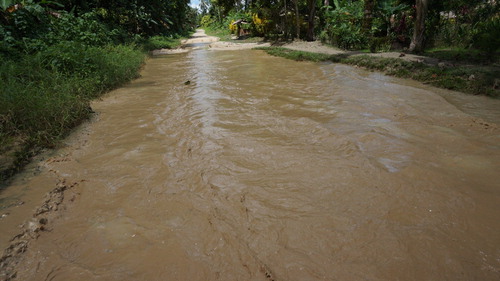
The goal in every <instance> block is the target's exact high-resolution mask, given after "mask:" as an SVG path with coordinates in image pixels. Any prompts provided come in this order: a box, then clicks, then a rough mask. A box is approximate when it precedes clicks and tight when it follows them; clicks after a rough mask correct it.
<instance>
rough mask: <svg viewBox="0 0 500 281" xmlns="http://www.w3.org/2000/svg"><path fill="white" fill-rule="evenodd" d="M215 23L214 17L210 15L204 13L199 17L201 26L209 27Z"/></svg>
mask: <svg viewBox="0 0 500 281" xmlns="http://www.w3.org/2000/svg"><path fill="white" fill-rule="evenodd" d="M214 23H215V19H214V18H213V17H212V16H211V15H204V16H203V17H202V18H201V21H200V25H201V26H202V27H210V26H212V25H213V24H214Z"/></svg>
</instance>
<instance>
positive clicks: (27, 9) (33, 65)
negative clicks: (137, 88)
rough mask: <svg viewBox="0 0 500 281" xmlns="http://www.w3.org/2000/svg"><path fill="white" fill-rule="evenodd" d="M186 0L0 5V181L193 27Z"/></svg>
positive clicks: (28, 1) (73, 0)
mask: <svg viewBox="0 0 500 281" xmlns="http://www.w3.org/2000/svg"><path fill="white" fill-rule="evenodd" d="M188 3H189V1H188V0H170V1H168V0H149V1H146V0H143V1H141V0H130V1H125V0H120V1H118V0H110V1H100V0H88V1H82V0H79V1H76V0H58V1H46V0H41V1H36V0H25V1H7V0H2V1H0V59H1V60H0V180H1V179H4V178H6V177H8V176H9V175H10V174H12V173H13V172H15V171H16V170H17V169H18V168H19V167H22V165H23V164H24V163H25V162H26V161H27V160H28V159H29V158H30V157H31V156H32V155H34V154H35V153H37V152H38V151H39V150H40V149H43V148H46V147H52V146H54V145H55V144H56V143H57V141H58V140H60V139H61V138H62V137H64V136H65V135H66V134H67V133H68V132H69V131H70V130H71V129H72V128H73V127H74V126H76V125H78V124H79V123H80V122H81V121H82V120H84V119H85V118H87V117H88V116H89V114H90V113H91V112H92V109H91V108H90V101H91V100H92V99H93V98H95V97H97V96H99V95H100V94H102V93H104V92H105V91H108V90H110V89H112V88H115V87H117V86H119V85H121V84H123V83H125V82H127V81H129V80H131V79H133V78H134V77H137V75H138V70H139V69H140V67H141V65H142V64H143V62H144V59H145V51H148V50H151V49H157V48H169V47H173V46H176V45H178V44H179V41H180V40H179V39H178V38H179V36H181V35H183V34H185V33H186V32H188V31H189V30H191V29H192V28H193V27H194V25H195V24H196V11H195V10H193V9H192V8H190V7H189V6H188Z"/></svg>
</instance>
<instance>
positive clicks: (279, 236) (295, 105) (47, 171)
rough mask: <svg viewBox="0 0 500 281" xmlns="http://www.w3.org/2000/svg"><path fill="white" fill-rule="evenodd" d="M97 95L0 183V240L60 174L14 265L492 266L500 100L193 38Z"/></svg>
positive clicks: (492, 275)
mask: <svg viewBox="0 0 500 281" xmlns="http://www.w3.org/2000/svg"><path fill="white" fill-rule="evenodd" d="M188 80H189V81H190V84H189V85H185V82H186V81H188ZM93 108H94V110H95V111H96V112H97V113H98V115H97V117H96V118H95V119H96V120H94V121H93V122H92V123H91V124H89V125H87V126H86V127H85V128H84V129H82V130H81V131H80V132H77V133H76V134H75V136H73V139H72V140H69V141H68V143H67V147H65V148H63V149H62V150H59V151H57V152H54V153H53V154H52V155H51V156H50V157H49V158H46V159H45V160H44V161H42V162H41V163H40V164H39V168H38V169H39V170H40V172H37V173H36V175H34V176H33V175H20V176H19V177H18V179H16V181H15V182H14V183H13V185H12V187H10V188H8V189H6V190H4V191H2V194H1V196H2V198H3V201H2V202H3V204H4V206H5V207H4V209H3V210H2V212H3V213H9V215H8V216H5V217H4V218H2V219H1V220H0V225H1V236H0V238H1V240H0V241H1V246H2V247H4V248H5V247H7V245H8V243H9V242H8V240H9V239H10V238H12V237H13V236H14V235H15V234H16V233H18V232H19V229H18V228H17V225H18V224H20V223H21V222H22V221H23V220H27V219H28V218H29V216H30V215H28V214H30V213H32V212H33V211H34V206H39V205H41V203H42V196H41V194H43V193H45V192H47V191H49V190H51V189H53V188H54V187H55V185H56V183H58V184H59V185H61V184H63V185H66V186H71V189H68V190H67V191H66V193H65V194H64V202H63V203H62V204H61V205H59V207H58V209H59V211H57V212H49V213H52V214H50V215H47V216H48V217H49V221H48V224H47V225H46V227H45V231H42V230H40V231H39V232H38V233H39V236H38V235H36V236H38V238H37V239H31V240H30V241H29V242H28V247H27V248H26V249H25V253H24V254H23V255H21V258H20V260H19V263H18V265H17V267H15V269H14V271H17V279H16V280H499V278H500V200H499V199H500V131H499V129H498V124H500V112H499V111H500V101H498V100H492V99H487V98H483V97H473V96H464V95H461V94H458V93H451V92H446V91H442V90H437V89H435V88H431V87H426V86H422V85H421V84H419V83H416V82H412V81H407V80H400V79H396V78H390V77H386V76H384V75H381V74H377V73H371V72H367V71H363V70H360V69H357V68H353V67H349V66H344V65H336V64H315V63H309V62H294V61H289V60H286V59H282V58H276V57H271V56H268V55H266V54H264V53H263V52H261V51H226V52H222V51H210V50H195V51H192V52H189V53H184V54H175V55H169V56H164V57H156V58H153V59H151V60H150V61H149V62H148V64H147V65H146V67H145V69H144V71H143V73H142V78H140V79H138V80H136V81H134V82H133V83H131V84H129V85H127V86H126V87H124V88H121V89H118V90H116V91H114V92H112V93H111V94H109V95H108V96H106V97H105V98H104V99H103V100H102V101H99V102H96V103H95V104H94V105H93ZM20 201H23V202H26V203H25V204H24V205H22V206H18V205H17V203H16V202H20ZM7 206H10V207H7ZM29 206H31V207H29ZM42 216H45V214H42ZM37 219H38V218H37ZM4 273H5V272H4Z"/></svg>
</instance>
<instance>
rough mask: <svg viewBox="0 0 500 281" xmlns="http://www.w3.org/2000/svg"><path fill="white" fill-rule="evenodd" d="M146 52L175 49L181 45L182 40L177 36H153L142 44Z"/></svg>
mask: <svg viewBox="0 0 500 281" xmlns="http://www.w3.org/2000/svg"><path fill="white" fill-rule="evenodd" d="M141 45H142V46H143V49H144V50H145V51H152V50H158V49H174V48H177V47H179V46H180V45H181V40H180V39H179V38H177V36H161V35H156V36H152V37H150V38H148V39H146V40H144V42H142V43H141Z"/></svg>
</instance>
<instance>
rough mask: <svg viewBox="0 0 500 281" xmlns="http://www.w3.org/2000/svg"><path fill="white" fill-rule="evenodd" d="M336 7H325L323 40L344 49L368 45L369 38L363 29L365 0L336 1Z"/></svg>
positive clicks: (321, 37) (321, 36)
mask: <svg viewBox="0 0 500 281" xmlns="http://www.w3.org/2000/svg"><path fill="white" fill-rule="evenodd" d="M335 2H336V4H338V5H336V8H335V9H334V10H332V9H331V8H330V7H327V8H326V9H324V17H325V28H324V30H323V31H322V32H321V34H320V39H321V40H322V41H323V42H328V43H330V44H332V45H335V46H337V47H339V48H342V49H360V48H363V47H365V46H366V44H367V38H366V36H365V35H364V34H363V32H362V30H361V26H362V21H363V15H364V14H363V8H364V7H363V5H364V3H363V1H356V2H351V1H346V0H342V1H335Z"/></svg>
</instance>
